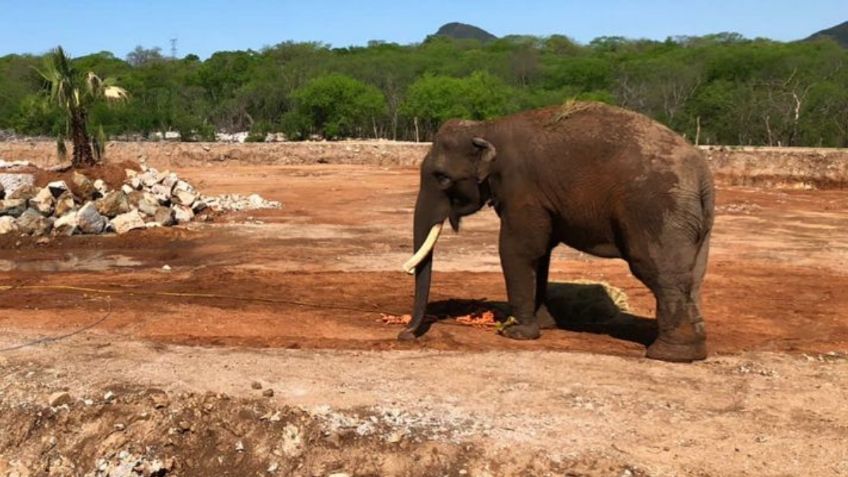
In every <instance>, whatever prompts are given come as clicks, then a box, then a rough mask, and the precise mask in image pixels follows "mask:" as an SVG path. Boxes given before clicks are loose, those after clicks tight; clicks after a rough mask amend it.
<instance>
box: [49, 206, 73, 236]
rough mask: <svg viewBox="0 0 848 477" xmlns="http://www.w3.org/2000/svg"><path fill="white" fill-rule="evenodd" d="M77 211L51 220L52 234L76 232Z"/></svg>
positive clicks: (71, 233)
mask: <svg viewBox="0 0 848 477" xmlns="http://www.w3.org/2000/svg"><path fill="white" fill-rule="evenodd" d="M77 225H78V224H77V213H76V212H75V211H71V212H68V213H66V214H65V215H63V216H61V217H59V218H58V219H56V221H55V222H53V235H68V236H70V235H73V234H75V233H77V230H78V227H77Z"/></svg>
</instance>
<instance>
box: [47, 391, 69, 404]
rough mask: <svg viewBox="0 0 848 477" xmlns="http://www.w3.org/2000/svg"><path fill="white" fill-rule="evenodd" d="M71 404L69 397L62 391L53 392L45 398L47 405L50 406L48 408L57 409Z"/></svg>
mask: <svg viewBox="0 0 848 477" xmlns="http://www.w3.org/2000/svg"><path fill="white" fill-rule="evenodd" d="M71 402H73V400H72V399H71V395H70V394H68V393H66V392H64V391H60V392H55V393H53V394H51V395H50V397H49V398H47V403H48V404H50V407H59V406H63V405H65V404H70V403H71Z"/></svg>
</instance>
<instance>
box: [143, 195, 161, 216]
mask: <svg viewBox="0 0 848 477" xmlns="http://www.w3.org/2000/svg"><path fill="white" fill-rule="evenodd" d="M143 194H144V195H143V196H142V198H141V200H139V201H138V211H139V212H141V213H142V214H144V215H149V216H151V217H152V216H153V215H156V211H157V210H158V209H159V207H160V205H159V200H158V199H157V198H156V196H155V195H153V194H151V193H150V192H144V193H143Z"/></svg>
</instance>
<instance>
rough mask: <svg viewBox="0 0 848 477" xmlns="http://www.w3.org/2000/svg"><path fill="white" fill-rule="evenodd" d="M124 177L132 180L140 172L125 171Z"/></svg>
mask: <svg viewBox="0 0 848 477" xmlns="http://www.w3.org/2000/svg"><path fill="white" fill-rule="evenodd" d="M124 175H125V176H126V177H127V179H132V178H133V177H136V176H138V171H134V170H132V169H124Z"/></svg>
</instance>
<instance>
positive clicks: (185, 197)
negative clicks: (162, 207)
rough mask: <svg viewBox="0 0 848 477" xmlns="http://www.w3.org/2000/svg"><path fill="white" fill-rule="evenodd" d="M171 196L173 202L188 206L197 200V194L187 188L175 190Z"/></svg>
mask: <svg viewBox="0 0 848 477" xmlns="http://www.w3.org/2000/svg"><path fill="white" fill-rule="evenodd" d="M172 197H173V202H174V203H175V204H178V205H185V206H189V207H190V206H191V205H192V204H194V201H195V200H197V194H196V193H194V192H192V191H188V190H175V191H174V194H173V196H172Z"/></svg>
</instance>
